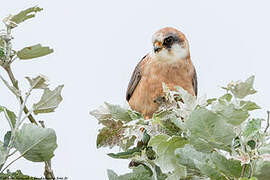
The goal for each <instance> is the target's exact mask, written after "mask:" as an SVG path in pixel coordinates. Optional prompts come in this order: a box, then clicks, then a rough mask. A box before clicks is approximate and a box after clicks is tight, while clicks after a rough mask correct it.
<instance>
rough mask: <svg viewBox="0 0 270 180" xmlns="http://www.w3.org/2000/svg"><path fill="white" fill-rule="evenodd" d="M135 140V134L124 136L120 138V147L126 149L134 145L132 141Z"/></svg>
mask: <svg viewBox="0 0 270 180" xmlns="http://www.w3.org/2000/svg"><path fill="white" fill-rule="evenodd" d="M135 140H136V136H134V135H133V136H131V137H125V138H123V139H122V141H121V143H120V147H121V148H122V149H123V150H124V151H126V150H128V149H129V148H130V147H131V146H133V145H134V142H135Z"/></svg>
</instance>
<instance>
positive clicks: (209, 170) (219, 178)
mask: <svg viewBox="0 0 270 180" xmlns="http://www.w3.org/2000/svg"><path fill="white" fill-rule="evenodd" d="M196 165H197V166H198V168H199V169H200V171H201V173H202V174H205V175H206V176H208V177H209V178H210V179H213V180H214V179H215V180H227V179H226V178H225V177H224V176H223V175H221V174H220V172H219V171H218V170H217V169H216V168H215V167H212V166H211V165H209V164H206V163H201V162H197V164H196Z"/></svg>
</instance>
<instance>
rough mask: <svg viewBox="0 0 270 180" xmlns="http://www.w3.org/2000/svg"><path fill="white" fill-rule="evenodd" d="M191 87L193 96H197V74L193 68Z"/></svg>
mask: <svg viewBox="0 0 270 180" xmlns="http://www.w3.org/2000/svg"><path fill="white" fill-rule="evenodd" d="M192 86H193V90H194V92H195V96H197V94H198V81H197V73H196V69H195V68H194V74H193V77H192Z"/></svg>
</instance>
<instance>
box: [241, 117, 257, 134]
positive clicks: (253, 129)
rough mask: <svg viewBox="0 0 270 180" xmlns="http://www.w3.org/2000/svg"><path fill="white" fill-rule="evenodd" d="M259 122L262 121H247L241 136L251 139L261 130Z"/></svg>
mask: <svg viewBox="0 0 270 180" xmlns="http://www.w3.org/2000/svg"><path fill="white" fill-rule="evenodd" d="M261 121H262V119H252V120H249V121H248V123H247V125H246V127H245V129H244V131H243V136H245V137H251V136H254V135H255V134H256V133H257V132H259V131H260V129H261Z"/></svg>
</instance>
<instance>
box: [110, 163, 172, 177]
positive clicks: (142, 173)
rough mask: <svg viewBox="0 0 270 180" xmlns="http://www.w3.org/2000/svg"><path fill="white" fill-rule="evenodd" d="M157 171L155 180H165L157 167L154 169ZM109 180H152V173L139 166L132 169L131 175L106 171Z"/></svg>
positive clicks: (146, 168) (148, 169)
mask: <svg viewBox="0 0 270 180" xmlns="http://www.w3.org/2000/svg"><path fill="white" fill-rule="evenodd" d="M155 169H156V171H157V176H158V177H157V179H158V180H165V179H166V177H167V176H166V175H165V174H162V173H161V171H160V169H159V168H158V167H156V168H155ZM107 174H108V178H109V180H153V176H152V175H153V173H152V172H151V170H150V168H148V167H146V166H143V165H139V166H138V167H135V168H133V171H132V172H131V173H127V174H124V175H117V174H116V173H115V172H114V171H113V170H107Z"/></svg>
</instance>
